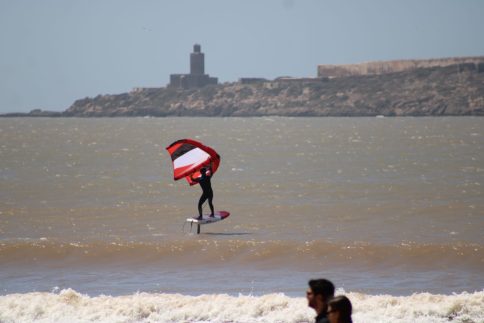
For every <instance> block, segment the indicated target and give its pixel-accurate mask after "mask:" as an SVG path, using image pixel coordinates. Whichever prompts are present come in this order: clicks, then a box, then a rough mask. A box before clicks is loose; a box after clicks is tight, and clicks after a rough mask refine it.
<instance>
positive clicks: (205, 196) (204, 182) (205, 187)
mask: <svg viewBox="0 0 484 323" xmlns="http://www.w3.org/2000/svg"><path fill="white" fill-rule="evenodd" d="M211 178H212V176H211V175H210V176H207V174H206V172H203V174H202V176H201V177H200V178H199V179H198V180H197V181H198V183H199V184H200V187H201V188H202V191H203V193H202V196H200V200H199V201H198V214H199V215H200V218H201V217H202V205H203V203H205V201H206V200H208V205H209V206H210V211H211V213H210V216H213V213H214V210H213V204H212V199H213V190H212V183H211V182H210V179H211Z"/></svg>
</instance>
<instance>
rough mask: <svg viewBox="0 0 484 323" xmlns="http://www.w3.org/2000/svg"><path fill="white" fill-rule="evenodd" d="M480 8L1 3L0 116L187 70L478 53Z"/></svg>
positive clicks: (247, 1)
mask: <svg viewBox="0 0 484 323" xmlns="http://www.w3.org/2000/svg"><path fill="white" fill-rule="evenodd" d="M483 17H484V1H483V0H398V1H396V0H366V1H365V0H171V1H170V0H42V1H39V0H0V46H1V47H0V113H6V112H28V111H30V110H32V109H42V110H51V111H64V110H66V109H67V108H69V106H70V105H71V104H72V103H74V101H75V100H77V99H82V98H85V97H95V96H97V95H99V94H101V95H103V94H117V93H123V92H128V91H130V90H131V89H132V88H134V87H164V86H166V85H167V83H168V82H169V75H170V74H181V73H189V69H190V66H189V56H190V52H192V49H193V45H194V44H196V43H198V44H200V45H201V46H202V52H204V53H205V72H206V73H207V74H210V75H211V76H214V77H218V78H219V82H222V83H223V82H235V81H237V80H238V79H239V78H241V77H263V78H267V79H274V78H276V77H279V76H293V77H315V76H316V73H317V65H318V64H350V63H359V62H367V61H379V60H395V59H427V58H442V57H457V56H483V55H484V41H483V39H484V38H483V35H484V18H483Z"/></svg>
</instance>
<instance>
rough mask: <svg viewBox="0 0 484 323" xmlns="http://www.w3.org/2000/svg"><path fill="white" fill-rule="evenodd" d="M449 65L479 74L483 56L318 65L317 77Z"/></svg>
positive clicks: (373, 73)
mask: <svg viewBox="0 0 484 323" xmlns="http://www.w3.org/2000/svg"><path fill="white" fill-rule="evenodd" d="M450 65H457V66H458V68H459V69H461V70H478V71H479V72H483V71H484V56H478V57H458V58H442V59H423V60H420V59H419V60H416V59H414V60H396V61H382V62H367V63H359V64H344V65H318V77H331V78H334V77H343V76H355V75H382V74H388V73H395V72H403V71H409V70H415V69H418V68H430V67H446V66H450Z"/></svg>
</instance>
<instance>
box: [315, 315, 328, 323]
mask: <svg viewBox="0 0 484 323" xmlns="http://www.w3.org/2000/svg"><path fill="white" fill-rule="evenodd" d="M315 321H316V323H329V320H328V317H326V316H325V315H321V316H317V317H316V320H315Z"/></svg>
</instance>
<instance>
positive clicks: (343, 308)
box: [328, 295, 353, 323]
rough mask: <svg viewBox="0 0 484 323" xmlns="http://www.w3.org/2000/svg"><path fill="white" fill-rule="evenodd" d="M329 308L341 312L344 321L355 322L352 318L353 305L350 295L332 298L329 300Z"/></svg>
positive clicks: (345, 322)
mask: <svg viewBox="0 0 484 323" xmlns="http://www.w3.org/2000/svg"><path fill="white" fill-rule="evenodd" d="M328 308H331V311H337V312H339V314H340V319H341V321H342V322H344V323H352V322H353V321H352V320H351V312H352V306H351V302H350V300H349V299H348V297H346V296H344V295H341V296H336V297H335V298H333V299H331V300H330V301H329V302H328Z"/></svg>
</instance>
